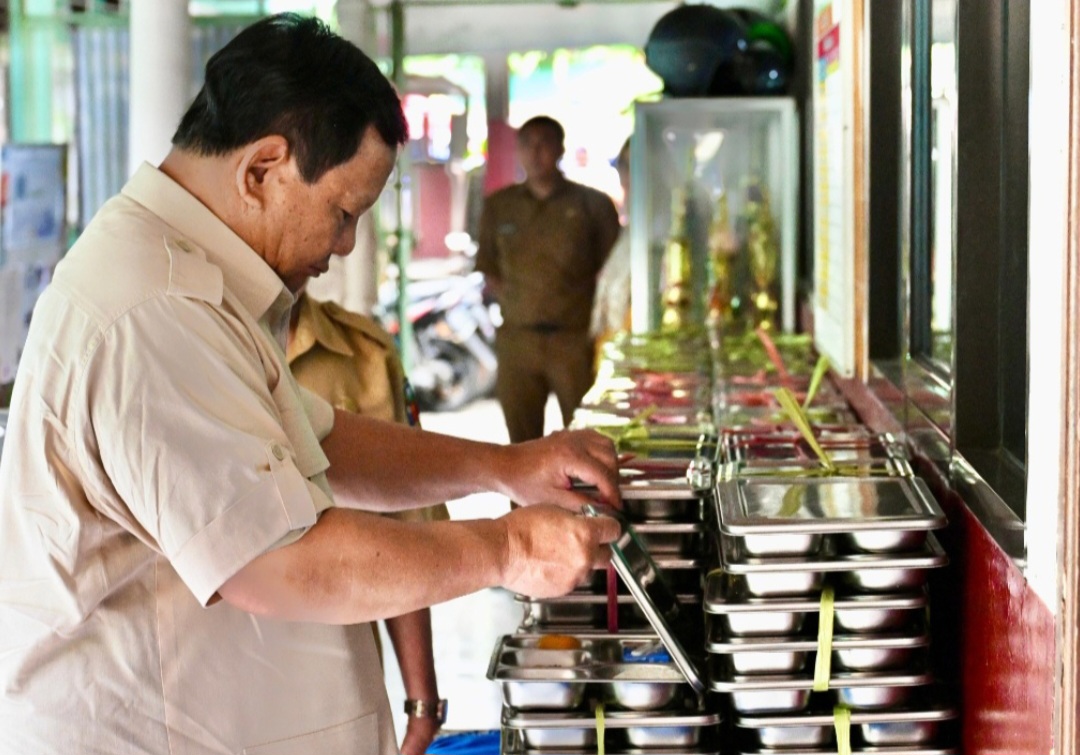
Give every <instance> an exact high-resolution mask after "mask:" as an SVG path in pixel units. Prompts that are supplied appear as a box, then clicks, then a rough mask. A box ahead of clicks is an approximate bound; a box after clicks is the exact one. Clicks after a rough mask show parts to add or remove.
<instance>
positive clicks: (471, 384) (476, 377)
mask: <svg viewBox="0 0 1080 755" xmlns="http://www.w3.org/2000/svg"><path fill="white" fill-rule="evenodd" d="M436 349H437V350H438V356H437V357H436V358H437V359H440V360H442V361H444V362H446V363H447V364H448V365H450V368H451V370H452V371H453V378H452V379H451V380H450V381H448V382H442V383H440V384H439V385H438V386H436V387H435V388H434V389H433V390H430V391H424V392H423V393H418V395H417V402H418V404H419V405H420V408H421V409H422V410H425V411H432V412H449V411H454V410H456V409H460V408H461V407H463V406H465V405H466V404H468V403H470V402H471V401H474V400H475V399H478V398H480V397H482V396H485V395H488V394H489V393H491V391H492V389H493V388H494V386H495V374H494V372H493V371H492V370H488V369H485V368H484V367H483V365H481V364H480V363H479V362H478V361H477V360H476V357H474V356H473V355H472V354H471V353H470V352H469V350H468V349H466V348H465V347H463V346H461V345H459V344H456V343H451V342H448V341H441V342H439V343H438V344H437V345H436Z"/></svg>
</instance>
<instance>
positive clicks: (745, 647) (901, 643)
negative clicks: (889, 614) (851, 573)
mask: <svg viewBox="0 0 1080 755" xmlns="http://www.w3.org/2000/svg"><path fill="white" fill-rule="evenodd" d="M713 629H714V631H713V633H712V634H711V635H710V636H709V638H708V639H707V640H706V642H705V650H706V651H708V652H710V653H714V654H717V655H725V656H727V657H728V659H729V662H730V664H731V668H732V669H733V671H734V673H735V674H738V675H750V674H796V673H799V672H801V671H803V670H804V669H807V668H810V667H811V666H812V664H813V663H814V658H815V657H816V656H817V651H818V642H817V640H816V639H811V638H774V637H730V638H728V637H722V636H717V633H716V632H715V626H714V627H713ZM929 644H930V637H929V636H928V635H927V634H926V632H925V631H917V632H914V633H911V634H893V635H845V634H837V635H833V637H832V643H831V646H832V654H833V661H834V666H835V668H837V669H838V670H847V671H882V670H885V669H896V668H905V667H906V668H912V667H915V666H917V665H919V664H920V663H924V662H925V657H926V647H927V646H928V645H929Z"/></svg>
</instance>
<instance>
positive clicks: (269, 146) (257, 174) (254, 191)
mask: <svg viewBox="0 0 1080 755" xmlns="http://www.w3.org/2000/svg"><path fill="white" fill-rule="evenodd" d="M294 169H295V166H294V165H293V160H292V151H291V150H290V149H289V142H288V141H287V140H286V139H285V137H283V136H279V135H277V134H273V135H270V136H264V137H263V138H262V139H259V140H257V141H254V142H252V143H251V144H249V145H247V146H246V147H244V148H243V150H242V152H241V154H240V162H239V164H238V165H237V166H236V191H237V194H238V195H239V197H240V201H241V202H242V203H243V204H244V205H245V206H246V207H248V208H250V209H262V208H263V207H264V206H265V204H266V192H267V188H268V187H269V186H270V179H272V178H273V177H275V176H276V175H279V174H282V173H291V172H293V171H294Z"/></svg>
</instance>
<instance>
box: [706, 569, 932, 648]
mask: <svg viewBox="0 0 1080 755" xmlns="http://www.w3.org/2000/svg"><path fill="white" fill-rule="evenodd" d="M926 604H927V597H926V592H925V591H924V590H918V591H915V592H911V593H903V594H883V595H871V594H843V593H841V594H839V595H837V596H836V597H835V598H834V601H833V621H834V624H835V626H836V628H837V629H838V630H840V631H841V632H886V631H890V630H895V629H898V628H902V627H906V626H911V625H912V624H913V623H916V622H917V621H918V619H919V618H920V616H921V614H922V612H923V610H924V609H925V608H926ZM703 607H704V609H705V612H706V614H707V615H710V618H712V619H713V621H715V622H718V623H719V625H720V627H721V629H722V631H723V633H724V634H725V635H727V636H773V637H780V636H793V635H796V634H798V633H799V632H800V631H802V629H803V627H804V625H806V623H807V622H806V618H807V616H811V617H816V615H817V613H818V611H819V610H820V609H821V601H820V600H819V598H817V597H816V596H815V597H775V598H759V597H755V596H753V595H751V594H750V593H748V592H747V591H746V589H745V585H743V584H742V583H741V581H739V580H738V579H732V578H729V577H728V575H726V574H724V573H723V572H721V571H719V570H717V571H713V572H711V573H710V574H709V575H708V576H707V577H706V580H705V597H704V600H703Z"/></svg>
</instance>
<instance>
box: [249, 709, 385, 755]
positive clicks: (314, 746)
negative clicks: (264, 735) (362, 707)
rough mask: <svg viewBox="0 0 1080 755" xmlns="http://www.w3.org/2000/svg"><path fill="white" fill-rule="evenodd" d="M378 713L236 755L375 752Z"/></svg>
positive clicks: (353, 754)
mask: <svg viewBox="0 0 1080 755" xmlns="http://www.w3.org/2000/svg"><path fill="white" fill-rule="evenodd" d="M378 715H379V714H378V713H376V712H372V713H368V714H367V715H365V716H360V717H359V718H354V719H353V720H351V721H346V722H345V723H343V724H337V725H335V726H331V727H329V728H326V729H319V730H318V731H313V732H310V733H309V734H300V735H299V736H295V737H289V738H288V739H280V740H278V741H277V742H268V743H266V744H261V745H255V746H253V747H245V748H244V749H243V750H241V751H240V755H315V754H316V753H317V754H318V755H356V753H379V752H381V751H382V749H383V748H382V747H381V746H379V721H378Z"/></svg>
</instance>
